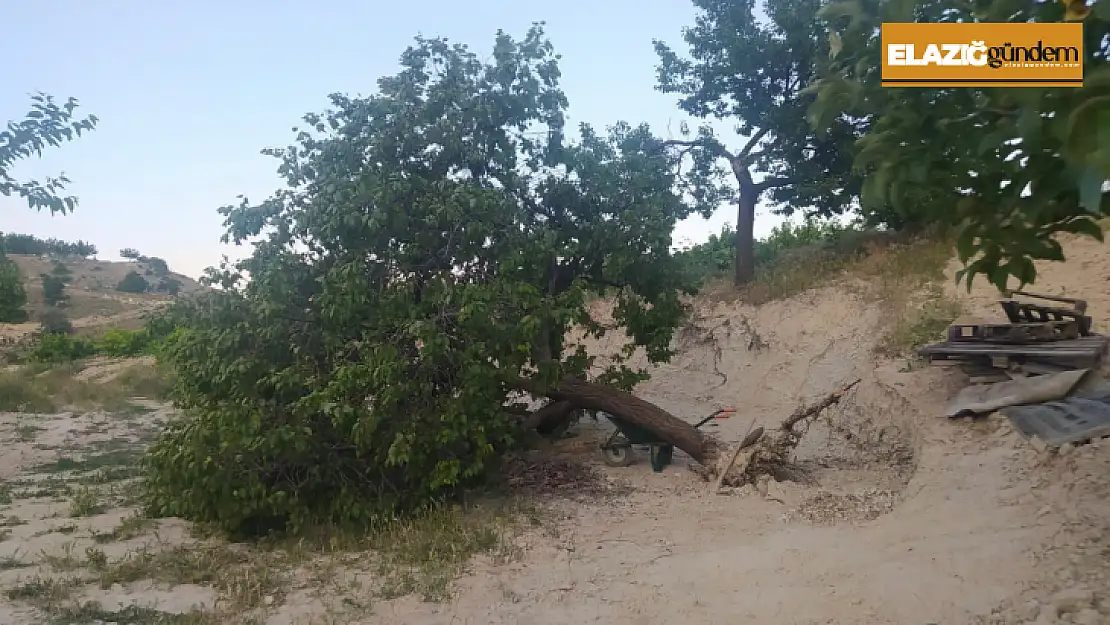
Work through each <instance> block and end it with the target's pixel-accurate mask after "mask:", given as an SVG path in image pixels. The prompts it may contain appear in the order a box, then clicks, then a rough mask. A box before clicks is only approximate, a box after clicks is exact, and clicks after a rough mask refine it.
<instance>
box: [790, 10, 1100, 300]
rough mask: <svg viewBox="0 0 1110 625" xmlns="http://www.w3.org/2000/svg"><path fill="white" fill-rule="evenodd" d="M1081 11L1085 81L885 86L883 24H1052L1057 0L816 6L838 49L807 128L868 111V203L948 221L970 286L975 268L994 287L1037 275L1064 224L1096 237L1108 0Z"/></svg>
mask: <svg viewBox="0 0 1110 625" xmlns="http://www.w3.org/2000/svg"><path fill="white" fill-rule="evenodd" d="M1073 4H1074V3H1073ZM1081 13H1082V14H1080V15H1073V16H1072V17H1083V16H1084V15H1085V17H1086V19H1085V20H1084V47H1083V53H1084V84H1083V87H1081V88H1040V87H1023V88H989V89H979V88H958V89H913V88H883V87H881V86H880V64H881V55H882V50H881V42H880V37H879V25H880V24H881V23H882V22H971V21H988V22H1007V21H1009V22H1026V21H1035V22H1058V21H1061V20H1063V19H1064V18H1065V5H1064V3H1061V2H1059V1H1057V0H975V1H972V2H965V1H963V0H846V1H840V2H834V3H832V4H830V5H829V6H827V7H826V8H825V9H823V11H822V16H823V17H824V18H825V19H826V20H827V22H828V25H829V28H830V29H831V35H830V36H831V37H832V40H833V41H835V43H836V46H835V50H833V52H834V56H835V59H834V61H833V63H831V64H830V66H829V68H828V71H827V73H826V74H825V75H824V76H823V77H822V78H821V79H820V80H819V81H817V82H816V83H815V84H814V85H813V87H812V91H813V93H814V94H815V95H816V100H815V102H814V104H813V106H812V108H811V109H810V120H811V122H812V124H813V125H814V127H816V128H819V129H820V128H827V127H829V126H830V125H832V126H833V127H835V126H836V125H837V124H839V123H841V120H843V119H844V118H845V117H851V118H856V119H865V120H867V123H868V132H867V134H866V136H864V137H863V138H861V139H860V140H859V142H858V146H859V153H858V154H857V155H856V159H855V166H856V168H857V170H858V171H859V172H860V173H861V174H864V175H866V176H867V181H866V183H865V184H864V187H863V193H862V198H861V201H862V204H863V208H864V210H865V211H887V212H890V213H892V214H895V215H899V216H902V217H910V216H913V217H915V218H916V219H919V220H923V221H925V222H927V223H939V224H947V225H951V226H954V227H955V228H956V230H957V232H958V233H959V235H958V239H957V251H958V254H959V257H960V259H961V260H962V261H963V262H964V263H965V265H966V266H965V269H964V270H963V271H962V272H961V273H960V275H959V276H958V279H959V278H964V279H966V283H967V286H968V288H969V289H970V288H971V283H972V280H973V279H974V276H975V275H978V274H983V275H985V276H986V277H987V278H988V279H989V280H990V281H991V283H993V284H994V285H995V286H997V287H998V288H999V289H1005V288H1006V287H1007V285H1008V283H1009V282H1011V280H1012V279H1014V280H1016V281H1017V282H1018V283H1020V284H1028V283H1031V282H1033V281H1034V280H1035V279H1036V270H1035V268H1034V265H1033V260H1034V259H1044V260H1064V254H1063V250H1062V248H1061V246H1060V243H1059V242H1058V241H1057V240H1056V236H1057V235H1058V234H1059V233H1061V232H1071V233H1077V234H1082V235H1087V236H1091V237H1095V238H1097V239H1099V240H1102V228H1101V226H1100V225H1099V223H1098V220H1099V219H1101V218H1103V217H1105V216H1107V215H1108V214H1110V195H1108V194H1107V193H1105V192H1104V191H1103V188H1104V185H1105V182H1106V181H1107V180H1108V179H1110V64H1108V63H1107V55H1108V53H1110V0H1096V1H1095V2H1093V4H1091V5H1090V7H1089V10H1086V11H1084V12H1081Z"/></svg>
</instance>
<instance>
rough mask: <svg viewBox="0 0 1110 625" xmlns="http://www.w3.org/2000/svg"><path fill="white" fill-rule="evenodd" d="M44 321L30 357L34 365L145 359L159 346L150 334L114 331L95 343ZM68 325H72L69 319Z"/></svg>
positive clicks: (143, 331) (98, 338)
mask: <svg viewBox="0 0 1110 625" xmlns="http://www.w3.org/2000/svg"><path fill="white" fill-rule="evenodd" d="M43 317H44V321H43V328H42V330H40V333H39V336H38V338H37V340H36V341H35V343H34V345H33V346H32V348H31V351H30V352H29V353H28V355H27V358H28V360H30V361H31V362H41V363H50V364H58V363H64V362H72V361H74V360H79V359H81V358H89V357H92V356H112V357H127V356H141V355H143V354H149V353H152V352H153V351H154V348H155V345H156V343H157V341H155V340H154V339H152V338H151V335H150V333H149V332H147V331H146V330H133V331H132V330H116V329H112V330H108V331H106V332H104V333H103V334H101V335H100V336H98V337H96V338H93V339H86V338H76V337H71V336H68V333H66V332H64V331H59V330H54V329H50V328H48V327H47V322H46V320H45V318H46V316H45V315H44V316H43ZM63 317H64V315H63ZM65 321H66V322H67V323H68V319H67V320H65ZM58 323H61V322H60V321H59V322H58ZM71 331H72V328H71Z"/></svg>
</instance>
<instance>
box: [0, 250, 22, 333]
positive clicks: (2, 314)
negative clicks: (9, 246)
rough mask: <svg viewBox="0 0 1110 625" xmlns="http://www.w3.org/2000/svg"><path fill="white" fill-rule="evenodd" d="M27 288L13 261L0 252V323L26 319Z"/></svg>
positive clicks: (19, 321) (17, 321)
mask: <svg viewBox="0 0 1110 625" xmlns="http://www.w3.org/2000/svg"><path fill="white" fill-rule="evenodd" d="M26 305H27V290H26V289H25V288H24V287H23V274H21V273H20V271H19V266H18V265H16V264H15V261H13V260H12V259H10V258H8V257H7V256H4V255H3V254H0V323H23V322H24V321H27V311H26V310H24V309H23V307H24V306H26Z"/></svg>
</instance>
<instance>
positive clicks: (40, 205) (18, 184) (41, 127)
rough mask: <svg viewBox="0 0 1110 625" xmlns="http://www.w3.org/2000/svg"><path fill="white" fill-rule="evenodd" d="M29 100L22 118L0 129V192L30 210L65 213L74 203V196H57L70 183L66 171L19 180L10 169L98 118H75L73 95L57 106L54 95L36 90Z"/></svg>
mask: <svg viewBox="0 0 1110 625" xmlns="http://www.w3.org/2000/svg"><path fill="white" fill-rule="evenodd" d="M31 102H32V104H31V110H30V111H29V112H28V113H27V115H26V116H25V118H24V119H23V121H19V122H14V121H12V122H8V126H7V129H6V130H2V131H0V195H4V196H12V195H15V196H18V197H21V198H23V199H25V200H27V204H28V206H30V207H31V208H33V209H36V210H42V209H44V208H46V209H48V210H49V211H50V213H51V214H54V213H61V214H63V215H64V214H66V213H68V212H71V211H72V210H73V209H74V208H75V207H76V206H77V198H75V197H72V196H64V197H63V196H61V195H59V193H60V192H61V191H63V190H64V189H65V185H66V184H67V183H69V182H70V181H69V179H68V178H66V177H65V174H61V175H59V176H58V177H56V178H47V179H46V181H45V182H39V181H37V180H27V181H19V180H16V179H15V178H14V177H12V175H11V174H10V170H11V168H12V166H13V165H14V164H15V163H16V161H19V160H22V159H25V158H29V157H31V156H41V155H42V151H43V149H44V148H46V147H47V146H54V147H57V146H59V145H61V144H62V142H63V141H71V140H73V138H74V136H78V137H79V136H81V133H82V132H83V131H86V130H92V129H93V128H94V127H95V126H96V123H97V121H98V120H97V118H96V116H95V115H89V116H88V117H86V118H84V119H76V118H74V116H73V111H74V110H75V109H76V108H77V100H76V99H75V98H70V99H69V100H67V101H66V103H65V104H62V105H60V106H59V105H58V104H57V103H56V102H54V98H53V97H51V96H48V95H46V94H42V93H39V94H36V95H34V96H32V97H31Z"/></svg>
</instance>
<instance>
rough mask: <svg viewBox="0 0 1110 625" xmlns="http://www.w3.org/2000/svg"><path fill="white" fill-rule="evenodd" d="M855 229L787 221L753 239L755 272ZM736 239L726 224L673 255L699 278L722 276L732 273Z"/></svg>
mask: <svg viewBox="0 0 1110 625" xmlns="http://www.w3.org/2000/svg"><path fill="white" fill-rule="evenodd" d="M858 232H859V228H858V227H857V226H856V225H843V224H840V223H837V222H835V221H820V220H817V219H807V220H805V221H803V222H802V223H800V224H795V223H791V222H786V223H784V224H782V225H780V226H776V227H775V228H773V229H772V230H771V233H770V234H768V235H767V236H766V237H764V238H763V239H760V240H757V241H756V242H755V249H754V250H753V255H754V256H755V266H756V272H757V273H759V272H760V271H761V270H762V271H763V272H767V271H770V270H772V268H773V267H774V266H775V265H777V264H779V263H783V262H788V261H789V260H791V257H792V256H794V255H797V254H799V253H802V254H804V253H807V252H809V251H813V250H817V249H819V248H821V249H824V248H836V247H838V244H839V242H840V241H841V240H842V239H845V238H850V236H851V235H852V234H855V233H858ZM735 241H736V231H735V230H733V229H732V228H731V227H730V226H728V225H726V226H725V227H724V228H722V229H721V232H720V233H719V234H712V235H709V239H708V240H707V241H706V242H705V243H699V244H698V245H694V246H691V247H689V248H687V249H684V250H682V251H680V252H678V253H677V254H676V256H677V257H678V258H680V259H681V260H682V261H683V265H684V267H685V270H686V271H688V272H690V274H691V275H692V276H693V277H694V278H696V279H698V280H700V281H703V282H704V281H705V280H710V279H713V278H720V277H724V276H726V275H730V273H731V272H732V268H733V262H734V260H735V249H736V246H735Z"/></svg>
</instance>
